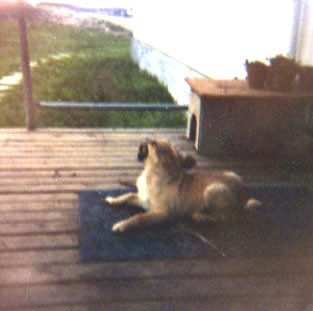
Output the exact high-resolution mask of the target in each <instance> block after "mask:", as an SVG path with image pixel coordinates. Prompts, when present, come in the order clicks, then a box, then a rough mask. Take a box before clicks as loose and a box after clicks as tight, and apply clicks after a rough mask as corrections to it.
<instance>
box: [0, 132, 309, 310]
mask: <svg viewBox="0 0 313 311" xmlns="http://www.w3.org/2000/svg"><path fill="white" fill-rule="evenodd" d="M184 135H185V130H183V129H142V130H136V129H126V130H120V129H116V130H115V129H105V130H103V129H88V130H79V129H40V130H36V131H34V132H27V131H26V130H24V129H1V130H0V150H1V151H0V310H10V311H18V310H21V311H22V310H24V311H27V310H35V311H36V310H38V311H39V310H48V311H49V310H51V311H59V310H62V311H64V310H77V311H85V310H114V311H116V310H117V311H118V310H135V311H139V310H151V311H154V310H155V311H157V310H182V311H184V310H197V311H201V310H219V311H224V310H225V311H226V310H231V311H236V310H249V311H250V310H252V311H253V310H265V309H266V310H278V309H279V310H287V311H288V310H290V311H292V310H294V311H296V310H299V311H302V310H304V306H305V304H307V303H308V301H310V302H312V301H313V299H311V300H310V297H312V296H313V258H311V257H310V256H309V255H307V254H294V256H291V257H288V258H280V257H279V258H237V259H229V258H225V259H223V258H221V259H216V260H206V259H203V258H201V259H198V260H161V261H133V262H103V263H90V264H79V262H78V257H79V244H78V231H79V223H78V209H79V206H78V204H79V200H78V195H79V191H81V190H84V189H96V188H97V189H106V188H112V187H119V186H120V185H119V181H120V180H127V181H129V182H132V181H134V180H135V178H136V176H137V175H138V174H139V172H140V170H141V169H142V164H140V163H137V162H136V160H135V159H136V152H137V145H138V144H139V142H141V141H142V140H143V139H145V138H146V137H148V136H154V137H159V138H166V139H168V140H170V141H171V142H172V143H174V145H176V146H178V147H179V148H180V149H181V150H183V151H185V152H188V153H192V154H193V155H195V156H196V157H197V159H198V161H199V167H200V168H201V169H224V168H225V169H234V170H235V171H237V172H239V173H242V174H243V175H244V177H245V178H246V179H247V180H248V181H249V182H251V183H282V182H283V183H292V184H299V183H301V184H304V185H307V186H308V187H312V184H313V177H312V172H310V171H309V170H301V171H296V172H295V171H293V172H288V174H287V173H286V172H284V171H282V170H280V169H279V168H275V169H274V168H267V169H266V168H265V167H264V166H262V165H260V164H259V163H255V162H244V161H227V162H223V161H219V160H213V159H207V158H205V157H202V156H201V155H199V154H196V153H195V151H194V150H193V147H192V144H191V143H190V142H189V141H187V140H186V139H185V138H184ZM301 308H302V309H301ZM306 311H311V310H308V309H307V310H306Z"/></svg>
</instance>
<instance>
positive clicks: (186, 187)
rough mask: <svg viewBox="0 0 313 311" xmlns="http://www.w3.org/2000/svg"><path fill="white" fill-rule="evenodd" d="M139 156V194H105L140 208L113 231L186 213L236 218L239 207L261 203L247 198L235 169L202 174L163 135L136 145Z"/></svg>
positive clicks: (112, 202)
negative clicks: (140, 170) (163, 138)
mask: <svg viewBox="0 0 313 311" xmlns="http://www.w3.org/2000/svg"><path fill="white" fill-rule="evenodd" d="M138 160H139V161H143V162H144V170H143V172H142V173H141V175H140V176H139V177H138V179H137V189H138V193H128V194H125V195H122V196H120V197H117V198H112V197H107V198H106V202H107V203H109V204H110V205H122V204H126V203H127V204H131V205H137V206H140V207H142V208H143V209H145V211H146V212H145V213H139V214H137V215H135V216H132V217H130V218H129V219H126V220H122V221H120V222H118V223H116V224H114V225H113V227H112V230H113V231H117V232H123V231H126V230H128V229H132V228H136V227H141V226H148V225H150V224H153V223H160V222H163V221H168V220H173V219H176V218H179V217H191V218H192V219H193V220H195V221H213V222H218V221H235V220H236V219H238V216H240V214H241V212H242V211H243V209H244V208H251V207H256V206H258V205H260V204H261V203H260V202H259V201H257V200H255V199H249V197H248V191H247V189H246V187H245V185H244V183H243V181H242V179H241V177H239V176H238V175H237V174H235V173H234V172H219V173H211V174H208V173H205V172H200V171H196V170H191V169H192V168H193V167H194V166H195V165H196V161H195V159H194V158H192V157H191V156H184V155H183V154H182V153H181V152H179V151H177V150H175V149H174V147H173V146H172V145H171V144H170V143H168V142H166V141H163V140H152V139H150V140H147V141H146V142H145V143H143V144H141V145H140V147H139V152H138Z"/></svg>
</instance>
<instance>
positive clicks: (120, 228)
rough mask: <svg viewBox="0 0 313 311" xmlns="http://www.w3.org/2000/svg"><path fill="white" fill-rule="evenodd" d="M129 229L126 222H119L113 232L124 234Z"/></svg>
mask: <svg viewBox="0 0 313 311" xmlns="http://www.w3.org/2000/svg"><path fill="white" fill-rule="evenodd" d="M126 228H127V222H126V220H122V221H119V222H117V223H115V224H114V225H113V227H112V231H113V232H124V231H125V230H126Z"/></svg>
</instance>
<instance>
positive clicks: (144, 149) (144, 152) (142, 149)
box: [137, 144, 149, 161]
mask: <svg viewBox="0 0 313 311" xmlns="http://www.w3.org/2000/svg"><path fill="white" fill-rule="evenodd" d="M148 153H149V151H148V145H147V144H141V145H140V146H139V151H138V154H137V159H138V161H144V160H145V159H146V158H147V156H148Z"/></svg>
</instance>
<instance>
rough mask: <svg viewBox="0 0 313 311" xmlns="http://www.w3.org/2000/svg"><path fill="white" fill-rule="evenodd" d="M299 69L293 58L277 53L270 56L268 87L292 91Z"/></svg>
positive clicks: (275, 89)
mask: <svg viewBox="0 0 313 311" xmlns="http://www.w3.org/2000/svg"><path fill="white" fill-rule="evenodd" d="M298 70H299V66H298V64H297V62H296V61H295V60H294V59H293V58H289V57H286V56H283V55H277V56H275V57H273V58H270V67H269V71H268V75H267V79H266V87H267V88H269V89H270V90H273V91H282V92H286V91H290V90H291V89H292V86H293V82H294V80H295V77H296V75H297V72H298Z"/></svg>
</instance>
